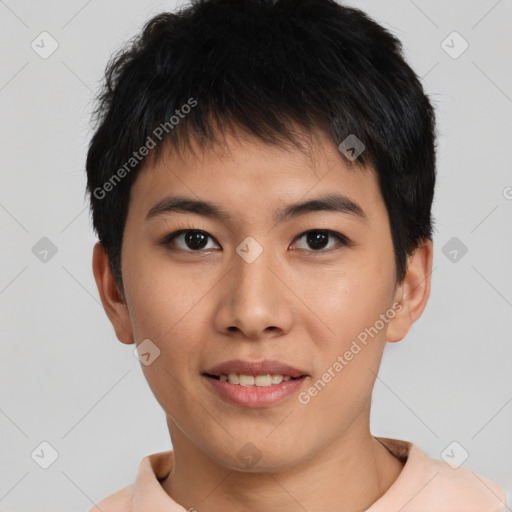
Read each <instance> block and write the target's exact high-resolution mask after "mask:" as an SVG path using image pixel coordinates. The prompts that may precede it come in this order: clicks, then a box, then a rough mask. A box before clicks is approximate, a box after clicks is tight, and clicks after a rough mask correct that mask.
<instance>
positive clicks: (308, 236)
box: [297, 229, 350, 252]
mask: <svg viewBox="0 0 512 512" xmlns="http://www.w3.org/2000/svg"><path fill="white" fill-rule="evenodd" d="M330 237H331V238H334V239H335V240H336V241H337V243H338V245H339V244H341V245H349V243H350V242H349V240H348V238H347V237H346V236H344V235H342V234H341V233H337V232H336V231H331V230H329V229H313V230H310V231H306V232H305V233H302V235H300V236H299V237H297V238H298V239H299V240H300V239H302V238H304V239H305V240H306V244H307V245H308V247H310V248H311V249H313V252H320V251H324V250H325V249H326V247H327V248H328V249H329V248H332V247H328V245H329V238H330ZM299 249H304V247H299Z"/></svg>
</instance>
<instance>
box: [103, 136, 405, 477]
mask: <svg viewBox="0 0 512 512" xmlns="http://www.w3.org/2000/svg"><path fill="white" fill-rule="evenodd" d="M312 147H313V148H314V150H313V151H312V152H311V153H310V154H309V156H308V155H306V154H305V153H304V152H302V151H300V150H299V149H297V148H294V147H293V148H292V147H290V148H288V149H283V148H279V147H277V146H272V145H266V144H264V143H263V142H259V141H256V140H253V139H250V138H245V139H239V140H237V139H235V138H234V137H232V136H228V137H227V138H226V144H225V146H223V147H222V148H221V147H216V148H210V149H206V150H202V149H201V148H199V146H198V145H197V144H195V145H194V147H193V151H188V152H186V153H183V154H181V156H178V155H177V154H176V153H175V152H172V151H168V152H166V153H165V156H164V158H163V159H162V160H161V161H160V162H158V163H156V164H154V165H153V166H152V167H148V168H147V169H144V171H143V172H141V174H140V175H139V176H138V177H137V180H136V182H135V183H134V185H133V188H132V190H131V197H130V206H129V212H128V217H127V221H126V227H125V232H124V239H123V246H122V275H123V282H124V287H125V294H126V295H125V297H126V305H123V304H118V306H116V307H117V309H116V311H115V312H112V311H111V312H110V314H109V316H110V317H111V320H112V319H113V317H114V316H115V320H113V323H114V324H115V325H116V332H117V335H118V338H119V339H120V340H121V341H123V342H125V343H131V342H132V341H133V340H135V342H136V344H137V345H139V344H140V343H141V342H143V340H150V341H145V343H146V345H145V349H144V351H143V352H146V353H149V355H146V356H145V357H146V359H147V361H151V362H150V364H142V365H141V367H142V369H143V371H144V374H145V377H146V378H147V381H148V383H149V386H150V387H151V389H152V391H153V393H154V395H155V397H156V399H157V400H158V402H159V403H160V405H161V406H162V408H163V409H164V411H165V413H166V415H167V419H168V424H169V427H170V431H171V437H174V436H173V430H174V432H175V433H176V436H177V435H178V431H179V432H181V433H182V434H184V435H185V436H186V438H187V439H188V440H189V441H190V442H191V443H193V444H194V445H195V446H196V447H198V448H199V449H200V450H203V451H204V452H206V453H208V455H209V456H211V457H212V458H213V459H214V460H216V461H217V462H219V463H220V464H223V465H225V466H227V467H231V468H237V469H240V470H243V468H244V465H245V468H246V470H247V462H246V461H244V459H243V457H242V456H241V454H242V455H243V454H244V453H245V452H247V451H248V452H253V453H249V455H256V458H258V457H257V454H262V455H263V456H262V457H261V459H260V460H259V461H258V462H257V463H255V465H254V467H253V468H252V469H251V470H254V471H256V470H257V471H261V470H266V469H270V468H272V469H273V470H275V469H276V468H280V469H285V468H290V467H293V466H294V465H296V464H297V463H299V462H300V461H301V460H303V461H304V460H307V459H308V458H311V457H312V456H314V455H315V454H316V453H319V452H320V451H321V450H322V449H323V448H325V447H326V446H327V445H329V444H331V443H332V442H333V441H334V440H336V439H337V438H340V436H341V437H343V436H345V437H349V436H351V438H352V439H355V438H356V437H357V433H358V432H361V431H362V430H361V429H364V425H367V422H368V415H369V404H370V398H371V392H372V388H373V384H374V381H375V378H376V374H377V372H378V368H379V364H380V360H381V356H382V351H383V347H384V345H385V342H386V338H387V337H388V335H390V333H391V332H392V333H393V334H392V335H390V336H391V338H393V339H390V341H397V339H398V338H401V337H402V336H403V335H405V331H406V330H407V328H408V326H407V327H405V328H404V327H403V326H402V327H400V326H398V322H399V320H398V317H399V316H400V314H399V309H400V306H398V309H396V307H394V306H393V305H394V303H395V301H396V300H399V299H400V298H401V297H402V292H403V290H402V289H401V288H400V287H397V286H396V283H395V260H394V254H393V246H392V240H391V231H390V225H389V219H388V214H387V211H386V207H385V204H384V202H383V199H382V196H381V193H380V190H379V186H378V182H377V176H376V174H375V172H374V171H373V170H372V169H371V168H361V167H353V168H349V167H347V166H346V162H345V161H344V157H343V155H341V153H340V152H339V150H338V149H337V148H336V147H335V146H334V145H332V144H331V143H329V142H327V141H326V139H324V138H322V136H321V135H316V136H315V138H314V139H313V146H312ZM178 196H179V197H180V198H188V199H190V201H202V202H208V203H213V204H214V205H217V207H219V209H222V211H223V213H224V216H223V217H217V216H214V215H210V214H209V212H208V211H207V209H206V208H203V209H197V208H196V209H195V211H192V210H194V208H190V206H191V203H189V207H188V208H187V207H183V206H182V207H177V206H176V204H174V206H173V207H172V208H171V207H170V205H169V203H168V204H167V205H165V201H171V200H172V199H173V198H177V197H178ZM326 196H340V197H338V199H337V201H336V200H334V199H333V198H331V203H330V204H331V206H332V208H331V209H330V210H329V209H326V207H325V204H324V203H322V202H321V201H319V202H318V203H316V206H315V204H314V203H310V205H309V208H307V207H303V208H296V209H295V212H294V211H293V210H291V211H289V212H288V213H289V214H288V215H283V212H284V211H285V210H286V209H287V208H289V207H290V205H293V204H297V203H305V202H308V201H311V200H313V199H318V200H325V198H326ZM341 196H343V197H344V202H343V197H341ZM162 201H164V203H162ZM156 205H159V206H158V207H157V206H156ZM322 205H323V206H322ZM210 213H211V212H210ZM280 213H281V214H282V215H280V216H279V214H280ZM395 306H396V303H395ZM123 308H124V309H123ZM395 324H396V327H394V326H395ZM393 329H395V330H394V331H393ZM400 329H401V330H400ZM370 333H371V334H370ZM141 347H142V346H141ZM357 347H359V348H357ZM158 351H159V352H158ZM139 353H140V351H139ZM157 354H158V355H157ZM155 355H157V357H156V358H155V359H154V360H153V358H154V357H155ZM232 360H239V361H240V360H241V361H245V362H249V363H251V362H256V363H258V362H262V361H269V360H270V361H274V362H276V361H277V362H279V363H282V364H283V365H288V366H289V367H293V368H295V369H297V370H300V371H299V374H300V375H304V376H303V377H300V378H297V379H290V380H288V379H285V381H284V382H282V383H281V384H275V388H274V389H272V388H273V386H274V384H271V385H269V382H268V381H266V380H265V377H261V378H258V379H256V380H257V382H259V383H260V384H262V385H261V386H259V385H256V386H251V387H249V386H241V385H237V384H233V383H231V382H225V381H224V380H225V379H224V378H222V379H223V380H221V378H220V377H219V378H218V379H215V378H213V377H208V376H206V373H208V371H209V370H212V368H213V367H215V366H217V365H219V364H221V363H224V362H226V361H232ZM262 368H263V369H261V368H260V369H259V370H258V368H256V371H255V372H252V371H251V370H254V369H255V367H251V366H248V367H246V368H245V370H244V371H245V373H246V374H251V373H256V374H262V375H265V374H267V373H269V374H283V375H286V373H291V372H288V371H286V370H284V369H283V368H279V367H269V368H266V367H262ZM217 373H221V372H217ZM226 373H228V370H226ZM241 373H242V372H241ZM212 374H213V372H212ZM242 379H245V377H242ZM262 379H263V380H262ZM276 381H279V377H276V378H275V382H276ZM244 382H245V383H249V382H250V379H249V381H244ZM235 387H236V389H235ZM304 432H307V433H308V435H307V436H304ZM173 444H174V439H173Z"/></svg>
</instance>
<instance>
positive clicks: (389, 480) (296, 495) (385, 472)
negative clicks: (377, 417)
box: [162, 421, 403, 512]
mask: <svg viewBox="0 0 512 512" xmlns="http://www.w3.org/2000/svg"><path fill="white" fill-rule="evenodd" d="M366 424H367V423H366ZM171 425H172V424H171V421H169V427H170V431H171V438H172V440H173V450H174V465H173V469H172V472H171V473H170V474H169V476H168V477H167V478H166V479H165V480H164V481H163V482H162V486H163V488H164V490H165V491H166V492H167V494H168V495H169V496H171V497H172V499H173V500H174V501H176V502H177V503H179V504H180V505H182V506H183V507H185V509H187V510H188V509H192V510H194V509H197V510H199V511H201V512H221V511H224V510H240V511H251V512H268V510H279V511H280V512H297V511H298V510H307V511H308V512H317V511H318V512H320V511H325V510H336V511H337V512H356V511H361V512H362V511H364V510H366V509H367V508H369V507H370V506H371V505H372V504H373V503H374V502H375V501H377V500H378V499H379V498H380V497H381V496H382V495H383V494H385V493H386V491H387V490H388V489H389V488H390V487H391V485H392V484H393V483H394V482H395V480H396V479H397V478H398V475H399V474H400V472H401V471H402V469H403V463H402V462H400V461H399V460H398V459H397V458H395V457H394V456H393V455H392V454H391V453H390V452H389V451H388V450H387V449H386V448H385V447H384V446H383V445H382V444H381V443H380V442H379V441H377V440H376V439H375V438H374V437H373V436H372V435H371V433H370V431H369V430H364V429H363V430H362V429H361V427H360V426H359V427H358V426H357V425H354V424H353V425H352V427H354V428H351V430H350V431H348V432H346V433H345V434H344V435H343V436H340V437H339V438H337V439H335V440H334V441H333V442H332V443H331V444H330V445H328V446H326V447H324V448H322V450H321V451H319V452H317V453H315V454H314V456H313V457H310V458H308V459H307V460H299V461H297V463H296V464H295V466H293V467H292V468H291V469H289V470H286V471H278V472H262V473H255V472H246V471H237V470H233V469H230V468H228V467H226V466H225V465H223V464H221V463H220V462H219V461H218V460H215V459H214V458H212V457H210V456H209V455H208V454H206V453H205V452H204V451H202V450H200V449H199V448H198V447H197V446H196V445H194V444H193V443H191V441H190V439H189V438H187V437H186V436H184V435H183V433H182V432H181V430H180V429H178V428H172V429H171ZM174 427H176V426H175V425H174ZM361 431H363V434H361ZM356 433H357V435H356Z"/></svg>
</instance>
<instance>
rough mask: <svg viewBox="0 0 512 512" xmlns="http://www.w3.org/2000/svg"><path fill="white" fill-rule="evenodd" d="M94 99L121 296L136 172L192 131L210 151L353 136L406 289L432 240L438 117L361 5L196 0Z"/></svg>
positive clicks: (104, 207)
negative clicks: (236, 142)
mask: <svg viewBox="0 0 512 512" xmlns="http://www.w3.org/2000/svg"><path fill="white" fill-rule="evenodd" d="M96 101H97V106H96V108H95V109H94V110H93V120H95V122H96V127H95V130H96V131H95V133H94V135H93V137H92V140H91V142H90V146H89V150H88V154H87V162H86V171H87V191H86V192H88V193H89V195H90V204H91V213H92V220H93V226H94V229H95V231H96V233H97V235H98V238H99V241H100V242H101V244H102V245H103V247H104V249H105V251H106V253H107V255H108V258H109V266H110V269H111V271H112V274H113V276H114V278H115V279H116V282H117V284H118V285H119V288H120V290H121V291H122V293H123V295H124V287H123V282H122V275H121V244H122V239H123V231H124V226H125V222H126V217H127V213H128V205H129V198H130V189H131V186H132V184H133V183H134V180H135V179H136V176H137V175H138V173H139V172H140V170H141V169H142V168H144V164H145V163H147V162H148V161H149V159H151V161H155V160H156V159H158V158H159V157H160V154H161V149H162V147H163V146H164V143H165V144H170V146H171V147H173V148H174V149H176V150H178V151H179V150H180V148H183V147H190V141H191V137H192V136H194V137H195V138H196V139H197V140H199V141H200V142H201V144H202V145H203V146H205V145H208V144H211V143H213V142H214V141H216V140H218V139H217V138H216V136H217V135H219V134H223V133H225V131H224V130H226V129H228V128H231V129H235V130H242V131H244V132H247V133H249V134H251V135H254V136H256V137H257V138H259V139H261V140H263V141H265V142H268V143H271V144H278V145H281V144H283V143H288V144H289V143H293V144H295V145H298V146H299V147H300V142H299V141H298V138H297V137H296V134H297V131H296V130H294V127H299V128H300V129H302V130H304V132H305V133H311V131H312V130H313V129H320V130H321V131H322V132H323V133H325V134H326V135H327V137H328V138H329V139H330V140H331V141H332V142H333V143H334V144H336V146H339V145H340V143H342V142H343V141H344V140H345V139H346V138H347V137H348V136H350V135H355V136H356V137H357V139H359V140H360V141H362V143H363V144H364V146H365V149H364V151H363V153H362V154H360V155H359V157H358V158H357V159H355V160H353V161H352V159H351V158H347V156H346V155H344V154H343V153H342V152H341V151H340V158H343V159H344V161H345V163H346V164H348V165H349V166H352V167H353V166H354V165H355V166H356V167H361V166H362V167H365V166H367V165H371V166H373V168H374V169H375V171H376V172H377V174H378V181H379V186H380V190H381V193H382V196H383V199H384V201H385V204H386V208H387V211H388V214H389V220H390V226H391V234H392V241H393V247H394V253H395V266H396V280H397V283H398V284H399V283H401V282H402V281H403V278H404V276H405V274H406V268H407V267H406V258H407V255H408V254H411V253H412V252H413V251H414V249H416V248H417V247H418V246H419V245H420V244H421V242H422V241H423V240H424V239H430V240H432V232H433V220H432V218H431V206H432V201H433V195H434V187H435V177H436V173H435V159H436V155H435V145H436V141H435V139H436V129H435V112H434V109H433V107H432V104H431V102H430V100H429V98H428V97H427V95H426V94H425V92H424V90H423V87H422V85H421V83H420V79H419V77H418V76H417V75H416V74H415V72H414V71H413V70H412V69H411V67H410V66H409V65H408V64H407V63H406V61H405V59H404V56H403V49H402V45H401V43H400V41H399V40H398V39H397V38H396V37H395V36H394V35H392V34H391V33H390V32H389V31H388V30H386V29H385V28H384V27H382V26H381V25H379V24H378V23H377V22H375V21H374V20H372V19H371V18H370V17H369V16H368V15H367V14H366V13H364V12H362V11H361V10H359V9H355V8H351V7H346V6H342V5H340V4H338V3H336V2H335V1H334V0H192V1H191V3H190V4H187V5H186V6H184V7H182V8H181V9H179V10H178V11H176V12H175V13H170V12H163V13H160V14H158V15H156V16H154V17H153V18H151V19H150V20H149V21H147V22H146V24H145V25H144V27H143V29H142V31H141V32H140V33H139V34H137V35H136V36H134V37H133V38H132V39H131V40H130V41H128V42H127V43H125V45H124V46H123V47H122V48H121V49H120V50H118V51H117V52H116V53H115V54H114V55H112V56H111V58H110V60H109V62H108V63H107V66H106V69H105V79H104V83H103V84H102V87H101V89H100V91H99V93H98V95H97V97H96ZM143 148H145V150H144V149H143ZM139 153H140V154H139ZM148 153H150V155H149V156H148V157H144V158H143V157H141V156H140V155H145V154H148ZM353 153H354V152H352V154H353Z"/></svg>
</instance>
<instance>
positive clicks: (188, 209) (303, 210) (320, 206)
mask: <svg viewBox="0 0 512 512" xmlns="http://www.w3.org/2000/svg"><path fill="white" fill-rule="evenodd" d="M322 211H324V212H336V213H343V214H347V215H352V216H354V217H356V218H358V219H359V220H362V221H367V220H368V217H367V215H366V213H365V211H364V210H363V208H362V207H361V206H360V205H359V204H357V203H356V202H355V201H353V200H352V199H350V198H348V197H347V196H344V195H340V194H329V195H326V196H321V197H316V198H313V199H309V200H307V201H302V202H299V203H293V204H289V205H287V206H285V207H284V208H282V209H280V210H278V211H277V212H275V214H274V216H273V220H274V222H275V223H276V224H278V223H280V222H283V221H285V220H287V219H290V218H292V217H298V216H299V215H305V214H307V213H311V212H322ZM172 213H195V214H197V215H202V216H204V217H210V218H214V219H218V220H221V221H229V220H230V219H231V215H230V214H229V212H228V211H227V210H225V209H224V208H223V207H222V206H221V205H219V204H217V203H213V202H210V201H202V200H197V199H193V198H190V197H185V196H175V197H166V198H164V199H162V200H161V201H159V202H158V203H156V204H155V205H154V206H153V207H152V208H151V209H150V210H149V211H148V213H147V214H146V221H148V220H150V219H154V218H156V217H160V216H164V215H170V214H172Z"/></svg>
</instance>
